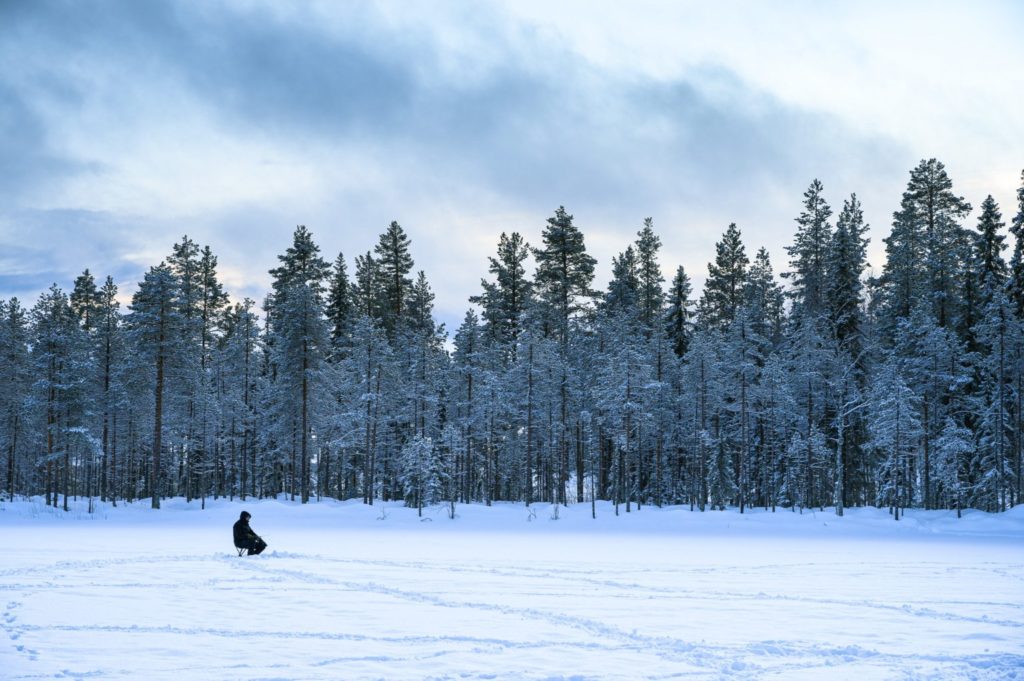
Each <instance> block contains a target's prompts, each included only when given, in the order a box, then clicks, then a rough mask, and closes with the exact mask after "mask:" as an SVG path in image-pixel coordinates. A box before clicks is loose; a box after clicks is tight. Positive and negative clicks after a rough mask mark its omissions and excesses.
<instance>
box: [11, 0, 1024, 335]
mask: <svg viewBox="0 0 1024 681" xmlns="http://www.w3.org/2000/svg"><path fill="white" fill-rule="evenodd" d="M1022 34H1024V5H1022V4H1021V3H1014V2H1012V1H1011V2H1005V3H999V2H971V3H966V2H957V3H943V2H936V1H933V0H929V1H923V2H905V3H894V2H850V3H843V4H842V5H840V4H839V3H821V2H786V3H776V2H771V3H766V2H751V3H746V2H715V3H709V2H692V3H684V2H641V1H636V0H634V1H631V2H628V3H625V2H607V3H600V2H594V1H587V0H579V1H564V2H556V1H555V0H546V1H543V0H542V1H537V2H531V1H528V0H515V1H510V2H507V3H502V2H494V3H470V2H425V1H421V2H393V3H391V2H383V3H369V2H367V3H362V2H358V3H357V2H352V3H345V2H310V3H302V4H298V5H296V6H292V3H279V2H263V1H260V0H228V1H224V2H212V1H211V2H180V3H179V2H157V1H156V0H153V1H146V2H135V1H131V0H125V1H123V2H116V1H113V0H111V1H105V2H104V1H98V2H88V1H81V2H70V1H69V2H35V1H29V0H8V1H2V2H0V296H2V297H10V296H13V295H17V296H19V297H21V298H22V299H24V300H25V301H26V302H28V303H31V302H32V301H34V299H35V298H36V296H37V295H38V294H39V293H40V292H41V291H42V290H43V289H45V288H46V287H47V286H49V285H50V284H51V283H53V282H56V283H57V284H58V285H61V286H63V287H65V288H69V287H70V286H71V283H72V282H73V280H74V277H75V275H76V274H78V273H79V272H81V270H82V269H84V268H86V267H88V268H89V269H90V270H91V271H92V272H93V273H94V274H96V275H97V278H102V277H103V276H105V275H107V274H110V275H112V276H113V277H114V279H115V281H117V282H118V284H119V285H121V287H122V290H123V292H124V293H126V294H128V295H130V292H131V291H133V290H134V288H135V285H136V283H137V282H138V280H139V279H140V278H141V276H142V273H143V272H144V271H145V269H146V268H148V267H149V266H150V265H153V264H156V263H158V262H159V261H160V260H161V259H162V258H163V257H164V256H165V255H167V254H168V253H169V252H170V248H171V245H172V244H173V243H174V242H175V241H177V240H179V239H180V238H181V236H182V235H184V234H188V235H189V236H190V237H192V238H193V239H195V240H196V241H198V242H200V243H201V244H209V245H210V246H211V247H212V248H213V250H214V252H215V253H216V254H217V255H218V257H219V259H220V270H221V273H222V277H223V279H224V280H225V282H226V283H227V285H228V287H229V289H230V291H231V293H232V295H233V296H234V297H237V298H240V297H242V296H245V295H248V296H252V297H254V298H257V299H259V298H262V296H263V294H264V293H265V291H266V290H267V288H268V286H269V275H268V274H267V270H268V269H270V268H271V267H273V266H274V265H275V263H276V255H277V254H278V253H281V252H282V251H283V250H284V249H285V248H286V247H287V246H288V244H289V242H290V238H291V233H292V231H293V230H294V228H295V226H296V225H298V224H304V225H307V226H308V227H309V228H310V229H311V230H312V232H313V234H314V236H315V238H316V240H317V242H318V243H319V244H320V246H321V248H322V250H323V252H324V254H325V256H326V257H327V258H328V259H332V260H333V258H334V257H335V256H336V255H337V253H338V252H339V251H342V252H344V254H345V256H346V257H347V258H348V260H349V262H350V265H351V261H352V258H353V257H354V256H355V255H356V254H358V253H361V252H365V251H367V250H368V249H371V248H372V247H373V245H374V243H375V242H376V240H377V236H378V235H379V234H380V233H381V232H382V231H383V230H384V229H385V228H386V226H387V224H388V223H389V222H390V221H391V220H398V221H399V222H400V223H401V224H402V226H403V227H404V228H405V230H406V231H407V233H408V234H409V236H410V238H411V239H412V250H413V256H414V258H415V260H416V269H423V270H425V271H426V274H427V277H428V279H429V280H430V282H431V284H432V285H433V287H434V289H435V292H436V294H437V301H436V304H437V316H438V318H439V319H440V320H441V321H444V322H446V323H447V324H448V326H449V328H451V326H452V324H453V323H457V320H458V319H460V318H461V316H462V313H463V312H464V310H465V308H466V305H467V303H466V299H467V297H468V296H469V295H471V294H474V293H476V292H477V291H478V288H479V280H480V278H481V277H482V276H486V274H487V271H486V268H487V260H486V258H487V256H488V255H489V254H491V253H492V252H493V251H494V248H495V245H496V243H497V240H498V235H499V234H500V233H501V232H502V231H519V232H522V233H523V234H524V235H525V236H526V238H527V240H529V241H531V242H532V243H534V244H537V243H539V242H540V233H541V229H542V227H543V225H544V223H545V219H546V218H547V217H548V216H550V215H551V214H552V213H553V212H554V209H555V208H557V207H558V206H559V205H563V204H564V205H565V206H566V208H567V210H568V211H569V212H571V213H573V214H574V215H575V218H576V223H577V224H578V225H579V226H580V227H581V228H582V229H583V230H584V233H585V235H586V240H587V247H588V249H589V251H590V252H591V253H592V254H593V255H595V256H596V257H597V258H598V259H599V262H600V266H599V270H598V281H597V282H596V283H597V284H598V285H599V286H600V287H602V288H603V287H604V285H605V284H606V282H607V277H608V271H609V269H610V268H609V262H610V259H611V256H612V255H614V254H615V253H617V252H619V251H621V250H622V249H624V248H625V246H626V245H627V244H628V243H629V242H630V241H631V240H632V239H633V237H634V235H635V233H636V231H637V229H639V227H640V226H641V224H642V222H643V218H644V217H647V216H653V218H654V224H655V227H656V229H657V231H658V232H659V234H660V235H661V237H662V241H663V244H664V245H663V252H662V261H663V267H664V269H665V273H666V277H669V276H670V275H671V272H673V271H674V270H675V267H676V265H678V264H682V265H684V266H685V267H686V269H687V271H688V272H690V273H691V275H692V276H693V278H694V280H695V282H696V283H698V285H699V284H700V283H701V282H702V281H703V279H704V276H705V273H706V265H707V262H708V260H710V259H711V258H712V257H713V253H714V242H715V241H716V240H717V239H718V238H719V236H720V235H721V233H722V231H723V230H724V229H725V227H726V225H727V224H728V223H729V222H736V223H737V224H738V225H739V227H740V229H741V230H742V232H743V235H744V240H745V242H746V243H747V246H748V250H749V251H751V252H752V251H753V250H755V249H756V248H757V247H758V246H761V245H764V246H767V247H768V248H769V250H770V252H771V253H772V256H773V262H774V264H775V266H776V270H777V271H780V270H783V269H785V264H786V263H785V252H784V250H783V249H784V246H785V245H786V244H787V243H788V242H789V239H790V238H791V236H792V231H793V218H794V217H795V216H796V215H797V214H798V213H799V211H800V200H801V196H802V193H803V191H804V190H805V189H806V187H807V185H808V184H809V183H810V181H811V180H812V179H813V178H815V177H817V178H819V179H820V180H821V181H822V182H823V183H824V185H825V190H826V194H827V198H828V199H829V200H830V202H831V203H832V204H833V206H834V207H835V208H836V210H837V212H838V208H839V206H841V204H842V200H843V198H845V197H846V196H848V195H849V194H850V193H851V192H856V193H857V194H858V196H860V197H861V200H862V202H863V203H864V206H865V213H866V216H867V218H868V220H869V222H870V223H871V224H872V225H873V229H872V232H871V235H872V239H873V244H872V258H871V259H872V264H873V265H874V266H875V267H876V268H878V267H880V266H881V259H880V257H879V254H880V253H881V239H882V238H883V237H884V236H885V235H886V234H887V233H888V225H889V221H890V216H891V214H892V212H893V210H895V208H896V207H897V205H898V202H899V198H900V194H901V192H902V190H903V188H904V186H905V183H906V179H907V173H908V171H909V170H910V168H911V167H913V166H914V165H916V163H917V162H918V160H920V159H921V158H928V157H936V158H938V159H940V160H942V161H943V162H944V163H945V164H946V166H947V169H948V170H949V172H950V174H951V176H952V178H953V180H954V187H955V189H956V190H957V191H958V192H959V193H961V194H962V195H963V196H964V197H965V198H967V199H968V200H969V201H970V202H971V203H972V204H974V205H975V206H977V205H979V204H980V203H981V200H982V199H983V198H984V197H985V196H986V195H987V194H989V193H991V194H993V195H994V196H995V198H996V200H997V201H999V203H1000V205H1001V206H1002V209H1003V214H1004V217H1005V218H1007V220H1008V219H1009V218H1010V217H1011V216H1012V215H1013V214H1014V213H1015V212H1016V206H1015V191H1016V188H1017V186H1018V185H1019V182H1020V173H1021V168H1022V167H1024V112H1022V104H1024V99H1022V98H1024V94H1022V93H1024V41H1022V40H1021V39H1020V36H1021V35H1022ZM974 217H975V216H973V215H972V218H971V224H972V225H973V224H974Z"/></svg>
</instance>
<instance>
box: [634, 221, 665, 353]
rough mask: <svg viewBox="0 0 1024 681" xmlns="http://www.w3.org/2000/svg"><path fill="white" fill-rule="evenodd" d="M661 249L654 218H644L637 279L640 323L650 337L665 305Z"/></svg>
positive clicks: (640, 238) (637, 258)
mask: <svg viewBox="0 0 1024 681" xmlns="http://www.w3.org/2000/svg"><path fill="white" fill-rule="evenodd" d="M660 248H661V239H659V238H658V236H657V235H656V234H655V233H654V220H653V218H644V226H643V228H641V229H640V231H639V232H637V240H636V277H637V287H638V291H637V294H638V298H639V301H638V302H639V305H640V321H641V322H643V324H644V327H645V328H646V329H647V334H648V335H650V333H651V331H652V330H653V328H654V326H655V324H656V323H657V322H658V320H660V319H661V310H662V307H663V306H664V304H665V292H664V291H663V290H662V288H661V284H662V283H663V282H664V281H665V278H664V277H663V276H661V266H660V265H659V264H658V250H659V249H660Z"/></svg>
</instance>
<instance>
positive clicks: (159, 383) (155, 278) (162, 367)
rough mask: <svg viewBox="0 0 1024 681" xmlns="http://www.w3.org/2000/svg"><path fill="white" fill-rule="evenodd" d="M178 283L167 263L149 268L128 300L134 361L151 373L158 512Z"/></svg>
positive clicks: (178, 332)
mask: <svg viewBox="0 0 1024 681" xmlns="http://www.w3.org/2000/svg"><path fill="white" fill-rule="evenodd" d="M181 300H182V295H181V280H180V279H179V278H178V277H177V275H175V273H174V272H173V271H172V270H171V268H170V267H169V266H168V265H167V263H161V264H160V265H157V266H156V267H151V268H150V269H149V272H147V273H146V276H145V278H144V279H143V280H142V283H141V284H139V290H138V291H136V292H135V295H134V296H132V304H131V315H130V316H129V325H130V328H131V333H132V340H133V343H132V347H133V350H134V353H135V354H136V357H137V359H138V360H140V361H141V362H143V363H146V362H148V363H149V368H150V370H151V371H152V372H153V375H152V390H153V410H154V411H153V438H152V459H151V473H150V476H149V479H148V483H149V491H150V496H151V498H152V507H153V508H160V499H161V497H162V496H164V494H165V492H166V488H165V486H164V474H163V465H162V463H161V460H160V455H161V453H162V451H163V446H164V442H163V434H164V422H163V421H164V409H165V407H164V397H165V394H166V392H167V391H166V388H167V376H168V373H169V371H168V369H173V368H174V363H176V362H180V361H181V353H180V349H181V342H182V330H183V327H184V325H185V322H184V314H183V313H182V312H181V310H180V308H179V305H180V304H181Z"/></svg>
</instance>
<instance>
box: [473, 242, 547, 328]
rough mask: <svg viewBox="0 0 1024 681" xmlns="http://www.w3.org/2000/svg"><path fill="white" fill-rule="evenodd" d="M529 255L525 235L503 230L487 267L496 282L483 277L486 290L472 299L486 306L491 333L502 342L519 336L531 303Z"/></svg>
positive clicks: (486, 317)
mask: <svg viewBox="0 0 1024 681" xmlns="http://www.w3.org/2000/svg"><path fill="white" fill-rule="evenodd" d="M529 255H530V245H529V244H528V243H526V241H524V240H523V237H522V235H520V234H519V233H518V232H513V233H512V234H511V235H506V234H505V233H504V232H502V234H501V238H500V239H499V240H498V255H497V257H496V258H495V257H491V258H488V260H489V262H490V266H489V267H488V271H489V272H490V273H491V274H493V275H494V279H495V280H494V282H493V283H492V282H489V281H486V280H481V281H480V284H481V286H482V287H483V289H484V290H483V293H482V294H480V295H478V296H472V297H471V298H470V302H472V303H476V304H478V305H480V306H481V307H482V308H483V319H484V322H485V323H486V325H487V328H488V330H489V333H490V334H491V336H492V337H493V338H495V339H496V340H497V341H498V342H500V343H506V344H511V347H513V348H514V347H515V345H514V344H515V341H516V339H518V337H519V332H520V329H521V324H522V316H523V312H524V311H525V310H526V307H527V306H528V305H529V304H530V301H531V297H532V292H533V284H532V282H531V281H530V280H529V279H528V278H527V276H526V268H525V267H524V265H523V263H524V262H525V261H526V258H527V257H529Z"/></svg>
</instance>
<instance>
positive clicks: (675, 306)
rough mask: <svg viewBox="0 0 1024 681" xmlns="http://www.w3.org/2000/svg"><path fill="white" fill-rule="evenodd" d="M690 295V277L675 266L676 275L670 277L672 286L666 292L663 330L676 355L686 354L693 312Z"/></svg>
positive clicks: (691, 290)
mask: <svg viewBox="0 0 1024 681" xmlns="http://www.w3.org/2000/svg"><path fill="white" fill-rule="evenodd" d="M691 295H693V287H692V286H691V285H690V277H689V276H687V274H686V271H685V270H684V269H683V266H682V265H680V266H679V267H678V268H676V275H675V276H674V277H673V278H672V286H671V288H670V289H669V294H668V310H667V312H666V315H665V331H666V333H667V334H668V337H669V340H670V341H671V342H672V349H673V350H675V352H676V355H677V356H678V357H682V356H683V355H685V354H686V351H687V349H688V346H689V343H690V334H691V327H692V325H693V321H692V319H693V313H692V312H691V310H690V307H691V305H692V304H693V302H692V301H691V299H690V296H691Z"/></svg>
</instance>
